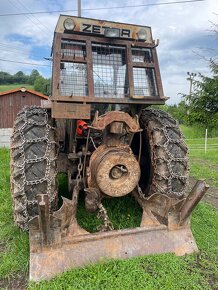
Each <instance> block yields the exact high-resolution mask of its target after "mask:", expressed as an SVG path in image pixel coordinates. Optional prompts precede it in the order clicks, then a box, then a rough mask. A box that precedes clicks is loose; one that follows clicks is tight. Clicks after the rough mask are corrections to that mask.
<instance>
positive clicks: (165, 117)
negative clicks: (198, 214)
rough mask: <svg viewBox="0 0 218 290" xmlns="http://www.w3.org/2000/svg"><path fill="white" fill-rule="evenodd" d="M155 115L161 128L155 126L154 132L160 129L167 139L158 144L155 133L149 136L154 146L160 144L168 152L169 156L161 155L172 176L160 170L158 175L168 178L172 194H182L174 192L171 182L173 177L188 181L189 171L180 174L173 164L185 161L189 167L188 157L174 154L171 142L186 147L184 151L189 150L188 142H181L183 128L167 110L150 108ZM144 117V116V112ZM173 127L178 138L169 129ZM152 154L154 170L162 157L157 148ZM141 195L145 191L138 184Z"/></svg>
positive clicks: (162, 190)
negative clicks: (181, 128) (171, 149)
mask: <svg viewBox="0 0 218 290" xmlns="http://www.w3.org/2000/svg"><path fill="white" fill-rule="evenodd" d="M149 111H150V112H151V113H152V114H153V116H154V117H155V118H154V120H156V121H158V123H160V124H161V128H160V126H156V127H155V126H154V128H153V133H155V132H158V133H160V131H162V132H163V136H164V138H165V139H166V140H165V141H164V142H163V143H162V144H161V142H159V143H158V144H156V143H155V139H154V138H155V134H152V135H151V136H150V137H149V138H151V142H152V144H153V146H154V147H155V146H156V145H158V147H159V148H163V150H164V151H165V152H166V153H167V156H168V158H165V157H161V160H163V161H164V162H165V163H166V164H167V168H168V170H169V174H170V176H171V178H169V176H168V175H165V172H164V171H163V172H161V174H160V172H159V173H157V175H159V178H161V179H163V180H166V181H167V184H168V191H169V192H170V194H172V195H177V196H180V195H182V194H183V192H181V193H179V192H174V191H173V188H172V184H171V180H172V178H175V179H180V180H181V181H183V182H184V184H185V183H187V180H188V175H187V173H185V175H184V176H182V175H178V174H176V173H175V170H173V164H174V162H181V163H183V165H184V167H187V164H188V158H187V157H185V156H184V157H175V154H174V155H173V154H172V153H171V152H170V148H171V147H170V144H178V145H179V147H180V148H181V149H184V151H186V152H188V148H187V146H186V144H185V143H184V142H181V138H182V137H184V136H183V134H182V132H181V130H179V126H178V122H177V121H176V120H174V119H173V118H172V117H171V116H170V115H169V114H168V113H167V112H164V111H161V112H159V111H158V110H154V109H150V110H149ZM142 118H143V114H142ZM144 118H145V119H144V120H145V121H147V118H146V117H144ZM149 119H152V117H150V118H149ZM148 126H149V125H148V123H147V122H146V125H145V129H148ZM169 129H171V130H172V131H174V132H175V134H177V135H178V138H173V137H172V136H171V135H170V134H169V133H168V130H169ZM151 154H153V158H152V160H151V162H152V166H153V167H154V170H155V169H157V164H158V163H157V162H159V161H160V157H159V155H158V154H157V150H154V149H153V148H152V152H151ZM153 185H154V187H155V188H157V189H158V191H159V192H160V193H165V189H163V188H161V186H160V185H159V184H158V183H157V182H155V181H154V182H153ZM137 189H138V192H139V195H140V196H141V197H142V195H143V192H142V190H141V188H140V187H139V186H138V187H137Z"/></svg>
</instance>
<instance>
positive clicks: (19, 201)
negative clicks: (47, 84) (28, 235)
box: [11, 106, 58, 230]
mask: <svg viewBox="0 0 218 290" xmlns="http://www.w3.org/2000/svg"><path fill="white" fill-rule="evenodd" d="M48 120H49V117H48V114H47V111H46V109H43V108H41V107H37V106H32V107H24V109H23V110H22V111H21V112H19V114H18V117H17V119H16V121H15V125H14V132H13V135H12V138H11V152H12V153H11V154H16V155H17V154H19V155H20V156H19V157H18V160H13V162H12V164H11V168H12V169H13V170H14V172H15V171H17V169H18V170H19V173H20V175H19V176H20V178H19V179H18V178H16V177H15V176H14V174H12V176H11V182H12V186H13V188H14V199H16V204H15V201H14V206H17V205H19V211H17V212H16V211H15V212H16V222H17V223H19V222H21V223H22V227H23V229H24V230H27V229H28V225H27V224H28V219H29V214H28V211H27V209H28V206H34V205H36V204H37V201H36V199H35V200H32V201H30V200H28V198H27V195H26V186H33V185H37V184H39V183H43V182H47V191H46V192H45V193H47V194H48V196H49V204H51V203H52V202H53V203H54V202H56V192H53V191H52V184H54V183H55V178H56V174H57V171H56V168H55V169H54V170H52V166H53V163H54V162H55V160H56V159H57V155H58V150H57V148H58V143H57V142H56V141H52V140H51V141H50V136H51V134H54V137H55V138H54V140H56V130H55V128H54V127H52V126H51V125H50V124H48ZM33 125H34V126H37V127H41V128H42V129H41V131H40V132H41V134H42V133H44V134H43V136H41V137H37V138H29V136H28V132H29V131H27V129H28V126H29V127H30V126H33ZM26 132H27V133H26ZM43 141H44V142H46V150H45V154H44V156H40V157H37V156H36V157H35V158H28V156H27V154H26V152H25V145H26V144H31V143H37V142H43ZM54 146H55V152H56V153H55V154H54ZM44 160H45V162H46V168H45V175H44V177H42V178H40V179H36V180H27V178H26V169H27V164H33V163H36V162H41V161H44ZM51 172H52V175H51Z"/></svg>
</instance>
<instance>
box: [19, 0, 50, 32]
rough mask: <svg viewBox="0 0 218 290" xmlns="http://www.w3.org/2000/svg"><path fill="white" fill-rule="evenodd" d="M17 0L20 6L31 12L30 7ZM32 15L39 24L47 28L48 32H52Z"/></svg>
mask: <svg viewBox="0 0 218 290" xmlns="http://www.w3.org/2000/svg"><path fill="white" fill-rule="evenodd" d="M17 2H18V3H19V4H20V5H21V6H22V7H24V9H25V10H26V11H28V12H30V13H31V11H30V9H28V8H27V7H26V6H25V5H24V4H23V3H22V2H21V1H20V0H17ZM32 17H33V18H34V19H35V20H36V21H37V22H38V23H39V24H40V25H41V26H43V27H44V28H45V29H46V30H48V31H49V32H50V33H53V32H52V31H51V30H50V29H49V28H48V27H46V26H45V25H44V23H42V22H41V21H40V20H39V19H38V18H37V17H36V16H34V15H32Z"/></svg>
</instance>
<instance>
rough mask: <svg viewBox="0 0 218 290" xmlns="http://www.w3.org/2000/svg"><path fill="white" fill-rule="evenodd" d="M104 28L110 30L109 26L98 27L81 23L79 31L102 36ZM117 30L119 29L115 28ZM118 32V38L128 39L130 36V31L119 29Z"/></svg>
mask: <svg viewBox="0 0 218 290" xmlns="http://www.w3.org/2000/svg"><path fill="white" fill-rule="evenodd" d="M105 28H111V27H109V26H100V25H94V24H85V23H82V27H81V31H82V32H88V33H95V34H104V30H105ZM117 29H119V28H117ZM119 30H120V37H127V38H128V37H129V38H130V36H131V30H130V29H119Z"/></svg>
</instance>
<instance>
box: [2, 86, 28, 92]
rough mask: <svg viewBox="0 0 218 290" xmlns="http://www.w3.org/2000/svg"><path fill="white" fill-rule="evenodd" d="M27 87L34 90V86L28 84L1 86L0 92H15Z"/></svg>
mask: <svg viewBox="0 0 218 290" xmlns="http://www.w3.org/2000/svg"><path fill="white" fill-rule="evenodd" d="M22 87H25V88H27V89H31V90H32V89H33V86H31V85H28V84H11V85H0V92H5V91H9V90H13V89H16V88H22Z"/></svg>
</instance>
